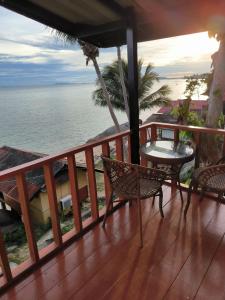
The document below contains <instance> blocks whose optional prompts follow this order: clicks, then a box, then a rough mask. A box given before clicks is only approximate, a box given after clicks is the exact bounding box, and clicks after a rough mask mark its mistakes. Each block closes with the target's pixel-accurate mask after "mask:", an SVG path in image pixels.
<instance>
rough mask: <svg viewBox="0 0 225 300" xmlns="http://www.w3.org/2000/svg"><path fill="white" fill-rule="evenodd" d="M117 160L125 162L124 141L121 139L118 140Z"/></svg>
mask: <svg viewBox="0 0 225 300" xmlns="http://www.w3.org/2000/svg"><path fill="white" fill-rule="evenodd" d="M116 159H117V160H121V161H123V140H122V138H121V137H120V138H117V139H116Z"/></svg>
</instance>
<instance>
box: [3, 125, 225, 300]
mask: <svg viewBox="0 0 225 300" xmlns="http://www.w3.org/2000/svg"><path fill="white" fill-rule="evenodd" d="M162 128H163V129H170V130H172V131H173V133H174V138H175V139H177V137H178V132H179V130H187V131H191V132H192V133H193V135H194V138H195V142H196V145H197V157H196V160H195V163H196V165H197V164H198V146H199V145H198V143H199V140H200V139H199V136H200V133H201V132H205V133H210V134H218V135H222V136H223V135H224V134H225V131H224V130H218V129H208V128H197V127H188V126H181V125H172V124H160V123H150V124H147V125H144V126H142V127H141V128H140V141H141V143H144V142H145V141H146V140H147V139H149V138H151V139H153V140H154V139H156V137H157V130H158V129H162ZM129 137H130V133H129V131H127V132H123V133H120V134H116V135H114V136H110V137H107V138H105V139H103V140H99V141H97V142H94V143H90V144H86V145H83V146H80V147H76V148H73V149H70V150H68V151H65V152H62V153H59V154H58V155H54V156H48V157H44V158H41V159H38V160H35V161H33V162H30V163H27V164H24V165H21V166H19V167H15V168H12V169H9V170H5V171H3V172H1V173H0V180H1V181H2V180H11V179H12V178H16V183H17V191H18V196H19V201H20V207H21V213H22V219H23V223H24V228H25V231H26V236H27V245H28V248H29V258H28V259H27V260H25V261H24V262H23V263H21V264H20V265H19V266H17V267H16V268H12V267H10V266H9V259H8V254H7V251H6V247H5V242H4V240H3V236H2V235H1V242H0V256H1V266H2V272H3V276H2V277H1V278H0V283H1V293H2V295H3V296H2V299H28V298H27V297H28V296H27V295H29V299H41V298H44V299H53V298H54V299H62V298H64V299H71V298H76V299H91V298H93V295H95V298H96V299H105V298H107V299H130V298H132V299H162V298H164V297H165V298H166V299H182V298H184V299H193V298H194V297H195V298H196V299H224V296H225V287H224V282H223V276H222V274H223V270H224V267H225V265H224V259H223V253H224V250H225V243H224V234H225V226H224V213H225V207H224V206H223V205H222V204H219V203H217V202H216V201H213V200H214V199H213V197H212V196H210V197H211V198H210V197H205V198H204V200H203V201H199V195H197V194H194V195H193V197H192V202H191V206H190V208H189V211H188V215H187V219H186V220H185V218H184V217H183V210H182V203H181V200H180V196H179V193H178V192H177V190H176V188H175V187H174V186H170V185H165V186H164V187H163V190H164V200H163V202H164V208H163V210H164V214H165V218H164V219H163V220H162V219H161V217H160V214H159V211H158V205H157V204H156V205H155V206H153V205H152V199H146V200H144V201H143V202H142V203H143V224H144V247H143V249H140V248H139V236H138V225H137V218H136V215H137V211H136V205H135V204H134V205H133V206H131V207H129V205H127V204H125V205H121V204H120V205H118V204H117V205H116V206H114V207H113V209H112V214H111V216H110V217H109V218H108V220H107V224H106V228H105V230H104V229H103V228H102V227H101V223H100V221H101V220H102V217H103V215H104V208H99V205H98V185H97V183H96V167H95V155H94V153H95V151H96V149H98V152H99V151H100V152H102V153H104V154H105V155H109V154H110V150H111V149H112V148H114V149H115V156H116V157H117V159H120V160H123V159H126V160H128V161H129V159H130V155H129V153H130V143H129V140H130V138H129ZM99 149H100V150H99ZM127 151H128V155H126V153H127ZM80 153H83V155H84V157H85V160H86V165H87V177H88V191H89V199H90V214H91V216H90V217H89V218H88V219H86V220H82V218H81V205H80V199H79V197H80V195H79V192H78V179H77V172H76V159H77V155H78V154H80ZM60 159H66V160H67V163H68V177H69V185H70V189H71V198H72V211H73V221H74V227H73V228H72V229H71V230H70V231H69V232H67V233H65V234H63V233H62V230H61V227H60V215H59V210H58V203H57V195H56V184H55V180H54V176H53V171H52V170H53V168H52V166H53V163H54V162H57V161H58V160H60ZM141 163H142V164H143V165H145V164H146V161H145V160H142V161H141ZM37 168H43V172H44V177H45V183H46V189H47V193H48V201H49V207H50V212H51V226H52V235H53V242H52V243H50V244H49V245H48V246H47V247H44V248H42V249H39V247H38V245H37V240H36V236H35V233H34V229H35V228H34V227H35V226H34V224H33V220H32V218H31V214H30V207H29V202H28V195H27V194H28V193H27V182H26V174H27V172H29V171H30V170H33V169H37ZM102 175H103V182H104V194H105V197H108V195H109V189H110V187H109V183H108V181H107V178H106V176H105V175H104V174H102ZM184 189H185V188H184ZM186 196H187V195H186V193H185V192H184V200H186Z"/></svg>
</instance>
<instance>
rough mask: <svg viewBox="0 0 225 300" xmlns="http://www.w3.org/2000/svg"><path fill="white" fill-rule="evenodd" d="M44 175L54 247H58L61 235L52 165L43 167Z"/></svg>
mask: <svg viewBox="0 0 225 300" xmlns="http://www.w3.org/2000/svg"><path fill="white" fill-rule="evenodd" d="M44 175H45V184H46V188H47V193H48V200H49V207H50V214H51V221H52V231H53V237H54V241H55V243H56V245H57V246H60V245H61V244H62V233H61V229H60V221H59V211H58V203H57V196H56V187H55V180H54V175H53V171H52V165H51V164H50V163H48V164H46V165H44Z"/></svg>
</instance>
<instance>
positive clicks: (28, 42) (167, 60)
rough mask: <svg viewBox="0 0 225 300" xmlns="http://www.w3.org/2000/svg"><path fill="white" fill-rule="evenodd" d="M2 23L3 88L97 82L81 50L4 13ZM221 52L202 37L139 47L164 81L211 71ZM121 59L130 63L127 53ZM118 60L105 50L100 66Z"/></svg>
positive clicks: (0, 63)
mask: <svg viewBox="0 0 225 300" xmlns="http://www.w3.org/2000/svg"><path fill="white" fill-rule="evenodd" d="M0 18H1V33H0V67H1V68H0V85H5V84H7V82H8V83H9V82H12V83H13V84H14V85H21V84H34V83H36V84H50V83H55V82H59V81H61V82H67V81H68V82H73V81H72V80H74V81H76V82H79V80H80V81H81V82H83V80H86V81H89V82H93V81H94V80H95V78H96V75H95V71H94V68H93V65H92V63H91V62H90V64H89V66H87V67H86V65H85V57H84V55H83V54H82V51H81V50H80V48H79V46H78V45H71V44H66V43H64V41H63V40H60V39H58V38H57V37H56V36H55V35H54V34H52V31H51V29H49V28H46V27H45V26H44V25H42V24H39V23H37V22H35V21H33V20H30V19H28V18H25V17H23V16H20V15H18V14H15V13H13V12H10V11H8V10H6V9H4V8H0ZM217 47H218V43H217V42H215V41H213V40H209V39H208V37H207V34H206V33H201V34H193V35H189V36H180V37H176V38H170V39H163V40H157V41H151V42H145V43H140V44H139V46H138V54H139V57H140V58H142V59H143V61H144V65H147V64H148V63H149V62H151V63H153V64H154V66H155V68H156V71H157V72H158V73H159V74H160V75H162V76H181V74H182V76H183V75H185V74H189V73H200V72H206V71H208V70H209V69H210V61H211V54H212V53H213V52H215V51H216V48H217ZM122 56H123V57H124V58H126V57H127V53H126V47H122ZM116 58H117V57H116V49H115V48H110V49H100V57H99V58H98V62H99V64H100V67H101V68H102V67H103V66H105V65H106V64H109V63H111V62H112V61H114V60H115V59H116ZM197 70H198V71H197Z"/></svg>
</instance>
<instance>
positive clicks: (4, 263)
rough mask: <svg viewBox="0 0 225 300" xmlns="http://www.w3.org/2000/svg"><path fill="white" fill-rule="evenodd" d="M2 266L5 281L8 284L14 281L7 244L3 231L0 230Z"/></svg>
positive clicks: (0, 261) (0, 260)
mask: <svg viewBox="0 0 225 300" xmlns="http://www.w3.org/2000/svg"><path fill="white" fill-rule="evenodd" d="M0 264H1V268H2V272H3V274H4V276H5V279H6V280H7V282H10V281H11V280H12V273H11V269H10V266H9V260H8V256H7V253H6V249H5V242H4V239H3V234H2V232H1V230H0Z"/></svg>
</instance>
